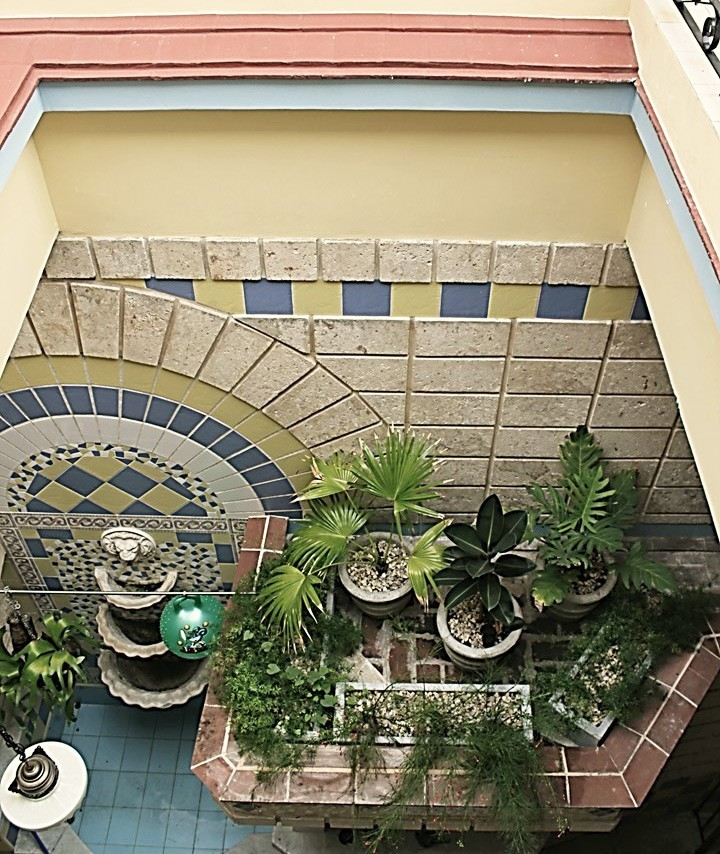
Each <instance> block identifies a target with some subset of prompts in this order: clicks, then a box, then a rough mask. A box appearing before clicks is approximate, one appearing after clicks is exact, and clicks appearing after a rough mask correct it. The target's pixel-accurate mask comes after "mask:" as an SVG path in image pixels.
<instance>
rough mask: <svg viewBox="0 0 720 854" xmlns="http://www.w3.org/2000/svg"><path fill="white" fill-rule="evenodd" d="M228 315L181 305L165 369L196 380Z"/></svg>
mask: <svg viewBox="0 0 720 854" xmlns="http://www.w3.org/2000/svg"><path fill="white" fill-rule="evenodd" d="M225 320H226V315H224V314H222V313H221V312H219V311H213V310H212V309H208V308H205V307H204V306H200V305H197V304H195V303H186V302H178V304H177V307H176V309H175V317H174V318H173V323H172V327H171V329H170V335H169V338H168V343H167V349H166V350H165V356H164V358H163V367H164V368H166V369H167V370H169V371H175V372H176V373H178V374H184V375H185V376H186V377H194V376H196V375H197V372H198V371H199V370H200V365H202V363H203V362H204V361H205V357H206V356H207V354H208V352H209V351H210V348H211V347H212V345H213V344H214V343H215V339H216V338H217V337H218V333H219V332H220V330H221V329H222V327H223V324H224V323H225Z"/></svg>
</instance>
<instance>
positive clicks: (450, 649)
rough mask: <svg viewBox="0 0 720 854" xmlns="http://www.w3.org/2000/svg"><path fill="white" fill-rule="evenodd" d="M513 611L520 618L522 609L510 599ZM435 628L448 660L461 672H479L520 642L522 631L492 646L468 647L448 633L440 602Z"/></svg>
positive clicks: (512, 633) (511, 634) (442, 606)
mask: <svg viewBox="0 0 720 854" xmlns="http://www.w3.org/2000/svg"><path fill="white" fill-rule="evenodd" d="M512 600H513V610H514V611H515V616H516V617H521V618H522V615H523V614H522V609H521V608H520V603H519V602H518V601H517V599H515V597H514V596H513V597H512ZM437 628H438V634H439V635H440V640H441V641H442V642H443V646H444V647H445V652H446V653H447V654H448V658H449V659H450V661H452V662H453V663H454V664H457V666H458V667H462V668H463V670H479V669H480V668H482V667H483V666H484V665H485V664H487V662H488V661H489V660H490V659H492V658H499V657H500V656H501V655H505V653H506V652H509V651H510V650H511V649H512V648H513V647H514V646H515V644H516V643H517V642H518V641H519V640H520V635H521V634H522V629H521V628H520V629H514V630H513V631H512V632H510V634H509V635H508V636H507V637H506V638H503V639H502V640H501V641H500V643H497V644H495V645H494V646H488V647H484V646H469V645H468V644H465V643H463V642H462V641H459V640H458V639H457V638H456V637H455V636H454V635H453V634H451V632H450V627H449V626H448V622H447V611H446V610H445V605H444V604H443V603H442V602H441V603H440V607H439V608H438V612H437Z"/></svg>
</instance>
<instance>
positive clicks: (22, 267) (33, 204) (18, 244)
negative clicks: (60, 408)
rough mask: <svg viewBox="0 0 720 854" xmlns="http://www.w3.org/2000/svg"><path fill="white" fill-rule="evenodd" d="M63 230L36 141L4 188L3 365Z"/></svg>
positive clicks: (0, 204) (0, 219)
mask: <svg viewBox="0 0 720 854" xmlns="http://www.w3.org/2000/svg"><path fill="white" fill-rule="evenodd" d="M57 232H58V228H57V221H56V219H55V213H54V211H53V207H52V204H51V202H50V197H49V195H48V191H47V187H46V186H45V179H44V177H43V174H42V169H41V168H40V162H39V161H38V157H37V152H36V151H35V145H34V144H33V142H32V141H31V142H29V143H28V144H27V146H26V147H25V149H24V151H23V153H22V154H21V155H20V159H19V160H18V162H17V165H16V166H15V169H14V170H13V173H12V175H11V176H10V178H9V179H8V182H7V183H6V184H5V187H4V188H3V190H2V192H0V300H1V305H2V310H1V311H0V365H2V366H3V367H4V365H5V362H6V361H7V358H8V356H9V355H10V351H11V350H12V347H13V344H14V343H15V339H16V338H17V335H18V332H19V331H20V326H21V325H22V321H23V318H24V317H25V313H26V312H27V309H28V306H29V305H30V301H31V300H32V297H33V294H34V293H35V287H36V285H37V282H38V278H39V277H40V274H41V273H42V271H43V268H44V266H45V261H46V259H47V256H48V253H49V252H50V247H51V246H52V244H53V241H54V240H55V237H56V235H57Z"/></svg>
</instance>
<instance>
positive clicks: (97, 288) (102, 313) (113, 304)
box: [70, 284, 121, 359]
mask: <svg viewBox="0 0 720 854" xmlns="http://www.w3.org/2000/svg"><path fill="white" fill-rule="evenodd" d="M70 290H71V293H72V297H73V301H74V303H75V316H76V317H77V324H78V330H79V332H80V341H81V343H82V352H83V353H84V354H85V355H86V356H98V357H99V358H101V359H117V358H118V357H119V355H120V296H121V294H120V288H116V287H110V286H107V285H81V284H74V285H71V287H70Z"/></svg>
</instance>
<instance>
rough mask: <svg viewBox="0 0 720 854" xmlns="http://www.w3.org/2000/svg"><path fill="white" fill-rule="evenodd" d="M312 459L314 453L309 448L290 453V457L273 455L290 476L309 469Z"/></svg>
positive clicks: (284, 471)
mask: <svg viewBox="0 0 720 854" xmlns="http://www.w3.org/2000/svg"><path fill="white" fill-rule="evenodd" d="M311 459H312V455H311V453H310V451H308V450H302V451H298V452H297V453H295V454H290V456H288V457H282V458H276V457H273V460H274V462H275V463H276V464H277V465H278V466H280V468H281V469H282V471H283V473H284V474H286V475H288V477H289V476H291V475H295V474H302V473H304V472H306V471H309V470H310V461H311Z"/></svg>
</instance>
